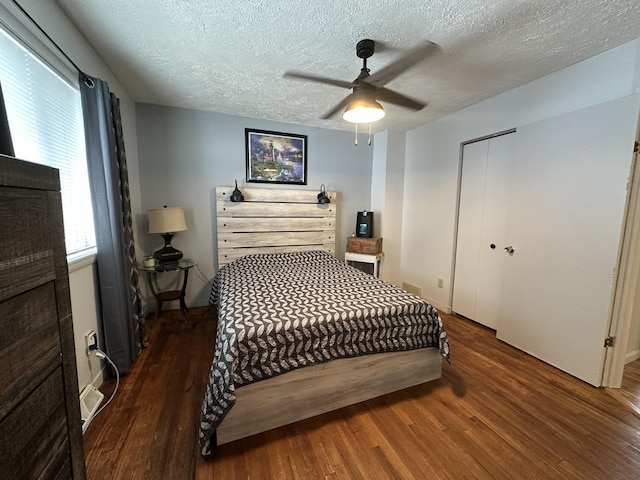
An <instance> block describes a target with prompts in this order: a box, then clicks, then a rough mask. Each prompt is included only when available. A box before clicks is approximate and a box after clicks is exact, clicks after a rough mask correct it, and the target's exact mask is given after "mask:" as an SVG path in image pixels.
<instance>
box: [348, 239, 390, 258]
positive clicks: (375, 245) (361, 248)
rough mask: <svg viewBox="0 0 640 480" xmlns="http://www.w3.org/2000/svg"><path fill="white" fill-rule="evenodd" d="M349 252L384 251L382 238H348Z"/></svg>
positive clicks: (370, 252)
mask: <svg viewBox="0 0 640 480" xmlns="http://www.w3.org/2000/svg"><path fill="white" fill-rule="evenodd" d="M347 252H350V253H362V254H364V255H375V254H376V253H380V252H382V238H379V237H374V238H365V237H349V238H347Z"/></svg>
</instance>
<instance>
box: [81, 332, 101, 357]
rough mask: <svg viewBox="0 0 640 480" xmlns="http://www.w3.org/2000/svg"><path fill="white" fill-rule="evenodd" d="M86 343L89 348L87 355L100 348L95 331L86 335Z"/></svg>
mask: <svg viewBox="0 0 640 480" xmlns="http://www.w3.org/2000/svg"><path fill="white" fill-rule="evenodd" d="M84 343H85V346H86V347H87V355H89V354H90V353H91V350H95V349H97V348H98V334H97V333H96V332H95V330H89V331H88V332H87V333H85V334H84Z"/></svg>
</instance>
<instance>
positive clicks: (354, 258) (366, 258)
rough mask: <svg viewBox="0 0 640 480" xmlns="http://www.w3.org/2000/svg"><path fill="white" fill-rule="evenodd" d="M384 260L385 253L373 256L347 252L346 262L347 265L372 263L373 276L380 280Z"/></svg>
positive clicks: (345, 255)
mask: <svg viewBox="0 0 640 480" xmlns="http://www.w3.org/2000/svg"><path fill="white" fill-rule="evenodd" d="M383 258H384V253H382V252H379V253H373V254H371V255H369V254H366V253H352V252H345V254H344V261H345V262H346V263H349V262H361V263H372V264H373V276H374V277H377V278H380V263H381V262H382V259H383Z"/></svg>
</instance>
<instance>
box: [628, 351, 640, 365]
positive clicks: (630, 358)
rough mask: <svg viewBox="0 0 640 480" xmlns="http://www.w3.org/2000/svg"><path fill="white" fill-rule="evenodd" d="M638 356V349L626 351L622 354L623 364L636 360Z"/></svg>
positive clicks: (639, 353)
mask: <svg viewBox="0 0 640 480" xmlns="http://www.w3.org/2000/svg"><path fill="white" fill-rule="evenodd" d="M639 358H640V349H638V350H633V351H631V352H627V354H626V355H625V356H624V364H625V365H626V364H627V363H631V362H633V361H635V360H638V359H639Z"/></svg>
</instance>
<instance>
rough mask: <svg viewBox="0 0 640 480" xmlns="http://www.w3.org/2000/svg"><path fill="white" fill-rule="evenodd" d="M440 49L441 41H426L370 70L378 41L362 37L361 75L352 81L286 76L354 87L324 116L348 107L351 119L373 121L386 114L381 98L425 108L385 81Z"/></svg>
mask: <svg viewBox="0 0 640 480" xmlns="http://www.w3.org/2000/svg"><path fill="white" fill-rule="evenodd" d="M439 49H440V47H438V45H436V44H435V43H433V42H429V41H427V42H425V43H423V44H421V45H420V46H418V47H416V48H414V49H413V50H410V51H409V52H407V53H406V54H405V55H403V56H402V57H400V58H399V59H398V60H396V61H395V62H393V63H391V64H390V65H387V66H386V67H384V68H383V69H381V70H379V71H377V72H376V73H373V74H370V73H369V72H370V70H369V69H368V68H367V58H369V57H371V56H372V55H373V52H374V50H375V42H374V41H373V40H369V39H364V40H360V41H359V42H358V43H357V45H356V55H357V56H358V57H359V58H362V69H361V70H360V75H358V78H356V79H355V80H354V81H353V82H347V81H343V80H336V79H333V78H329V77H323V76H319V75H311V74H307V73H302V72H295V71H288V72H285V74H284V77H285V78H292V79H296V80H308V81H311V82H317V83H324V84H327V85H334V86H336V87H342V88H349V89H351V94H350V95H348V96H347V97H345V98H344V99H343V100H342V101H341V102H340V103H338V104H337V105H336V106H335V107H333V108H332V109H331V110H329V111H328V112H327V113H325V114H324V115H323V116H322V117H321V118H323V119H328V118H331V117H333V116H334V115H335V114H336V113H338V112H339V111H340V110H342V109H343V108H346V109H345V112H344V114H343V118H344V119H345V120H347V121H348V122H353V123H371V122H375V121H377V120H380V119H381V118H382V117H384V115H385V113H384V110H383V108H382V105H380V104H379V103H378V101H381V102H387V103H392V104H394V105H399V106H401V107H405V108H409V109H411V110H414V111H418V110H422V109H423V108H424V107H426V106H427V104H426V103H423V102H421V101H419V100H415V99H413V98H410V97H408V96H406V95H403V94H401V93H398V92H394V91H393V90H390V89H388V88H386V87H385V86H384V85H385V84H387V83H389V82H390V81H391V80H393V79H394V78H396V77H397V76H398V75H400V74H401V73H403V72H404V71H405V70H407V69H409V68H410V67H412V66H413V65H415V64H416V63H417V62H419V61H420V60H423V59H425V58H427V57H429V56H431V55H433V54H435V53H436V52H438V51H439Z"/></svg>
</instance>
